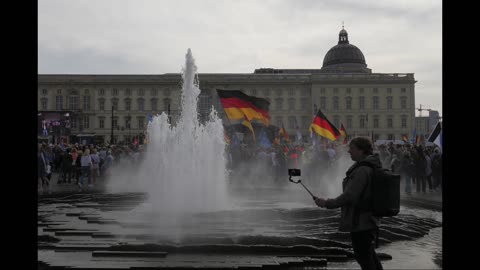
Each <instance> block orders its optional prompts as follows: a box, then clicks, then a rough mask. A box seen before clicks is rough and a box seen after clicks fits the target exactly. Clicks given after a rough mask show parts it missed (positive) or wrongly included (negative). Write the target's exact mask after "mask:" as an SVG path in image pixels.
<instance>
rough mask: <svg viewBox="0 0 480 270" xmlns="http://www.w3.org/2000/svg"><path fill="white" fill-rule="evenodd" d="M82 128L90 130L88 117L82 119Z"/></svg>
mask: <svg viewBox="0 0 480 270" xmlns="http://www.w3.org/2000/svg"><path fill="white" fill-rule="evenodd" d="M83 128H90V117H89V116H88V115H87V116H85V117H83Z"/></svg>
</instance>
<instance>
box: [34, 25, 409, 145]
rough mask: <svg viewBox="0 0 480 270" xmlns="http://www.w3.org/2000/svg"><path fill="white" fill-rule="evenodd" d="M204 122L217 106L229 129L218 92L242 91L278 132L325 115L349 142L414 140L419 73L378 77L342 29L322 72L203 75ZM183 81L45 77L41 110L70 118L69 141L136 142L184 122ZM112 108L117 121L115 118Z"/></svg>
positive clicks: (291, 130)
mask: <svg viewBox="0 0 480 270" xmlns="http://www.w3.org/2000/svg"><path fill="white" fill-rule="evenodd" d="M198 78H199V81H200V89H201V94H200V96H199V105H198V106H199V108H198V109H199V115H200V117H202V118H206V117H207V115H208V113H209V111H210V108H211V107H212V106H213V107H214V108H215V109H216V110H217V112H219V115H220V116H221V117H222V118H223V119H224V123H226V124H228V120H227V119H225V114H224V112H223V108H222V106H221V103H220V102H219V99H218V96H217V94H216V91H215V90H216V89H224V90H241V91H243V92H244V93H246V94H247V95H253V96H257V97H262V98H265V99H267V100H268V101H269V102H270V116H271V121H270V123H271V124H272V125H276V126H281V125H282V124H283V125H284V127H285V129H286V130H287V132H288V133H289V134H290V135H294V134H296V127H297V126H298V127H299V128H300V130H301V132H302V134H303V135H304V136H303V138H305V139H309V136H308V135H309V131H308V128H309V126H310V123H311V122H312V120H313V117H314V115H315V114H316V112H317V111H318V109H321V110H322V112H323V113H324V114H325V115H326V116H327V118H328V119H329V120H330V122H332V123H333V124H334V125H335V126H336V127H338V128H340V125H341V124H342V123H343V125H344V127H345V128H346V131H347V133H348V134H349V136H370V137H372V138H374V139H375V140H378V139H385V140H392V139H401V138H402V135H407V136H408V137H411V136H412V133H413V129H414V127H415V83H416V81H415V79H414V74H413V73H406V74H399V73H372V71H371V69H369V68H367V65H366V62H365V58H364V56H363V53H362V52H361V51H360V49H358V48H357V47H356V46H354V45H352V44H350V43H349V41H348V34H347V32H346V31H345V30H344V29H342V30H341V31H340V34H339V42H338V44H337V45H336V46H334V47H332V48H331V49H330V50H329V51H328V52H327V54H326V55H325V58H324V62H323V66H322V68H321V69H273V68H260V69H256V70H255V71H254V72H253V73H221V74H215V73H199V74H198ZM180 98H181V74H173V73H168V74H162V75H46V74H43V75H39V76H38V110H39V112H40V113H41V112H42V111H59V112H62V111H69V112H71V113H70V115H71V116H70V123H71V134H72V136H75V134H77V135H78V134H85V133H89V134H95V135H97V136H99V137H100V138H103V140H104V141H105V142H109V141H110V137H111V135H112V134H111V133H112V126H113V127H114V128H113V137H114V141H115V142H119V141H125V142H130V141H132V139H133V138H134V137H135V136H140V135H141V134H143V132H144V131H145V129H146V125H147V120H148V115H149V114H150V113H151V114H153V115H155V114H157V113H162V112H168V111H169V113H170V115H171V117H172V123H175V121H176V119H178V117H179V115H180V102H181V101H180ZM112 108H113V114H112Z"/></svg>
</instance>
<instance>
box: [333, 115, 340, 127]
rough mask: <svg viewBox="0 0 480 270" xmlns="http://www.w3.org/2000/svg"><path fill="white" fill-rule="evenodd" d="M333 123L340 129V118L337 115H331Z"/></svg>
mask: <svg viewBox="0 0 480 270" xmlns="http://www.w3.org/2000/svg"><path fill="white" fill-rule="evenodd" d="M333 125H334V126H335V127H336V128H337V129H340V120H339V118H338V116H337V115H335V116H334V117H333Z"/></svg>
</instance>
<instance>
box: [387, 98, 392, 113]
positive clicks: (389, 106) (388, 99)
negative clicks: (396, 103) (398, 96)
mask: <svg viewBox="0 0 480 270" xmlns="http://www.w3.org/2000/svg"><path fill="white" fill-rule="evenodd" d="M392 107H393V97H387V110H391V109H392Z"/></svg>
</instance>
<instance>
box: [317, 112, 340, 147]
mask: <svg viewBox="0 0 480 270" xmlns="http://www.w3.org/2000/svg"><path fill="white" fill-rule="evenodd" d="M312 128H313V130H315V132H316V133H317V134H318V135H320V136H322V137H325V138H327V139H329V140H331V141H335V140H337V139H338V137H340V131H338V129H337V128H336V127H335V126H334V125H333V124H332V123H330V121H328V119H327V117H326V116H325V115H324V114H323V113H322V110H318V112H317V115H315V118H314V119H313V123H312Z"/></svg>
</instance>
